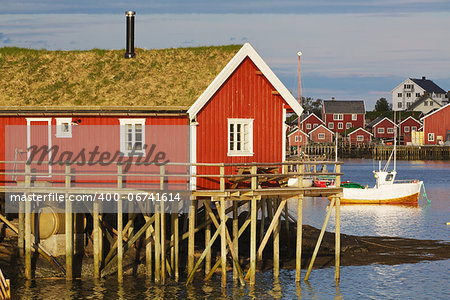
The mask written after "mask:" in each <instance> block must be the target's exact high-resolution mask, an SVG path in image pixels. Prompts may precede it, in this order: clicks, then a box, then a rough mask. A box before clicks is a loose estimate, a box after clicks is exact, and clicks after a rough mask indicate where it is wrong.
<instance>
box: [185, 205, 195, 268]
mask: <svg viewBox="0 0 450 300" xmlns="http://www.w3.org/2000/svg"><path fill="white" fill-rule="evenodd" d="M196 202H197V200H196V199H192V200H191V203H190V206H189V240H188V268H187V271H188V273H190V272H191V271H192V270H193V269H194V254H195V253H194V251H195V215H196V213H197V211H196V210H195V207H196V204H197V203H196Z"/></svg>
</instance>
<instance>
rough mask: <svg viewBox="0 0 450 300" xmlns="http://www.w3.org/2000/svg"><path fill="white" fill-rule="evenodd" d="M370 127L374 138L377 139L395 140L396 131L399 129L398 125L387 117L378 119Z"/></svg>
mask: <svg viewBox="0 0 450 300" xmlns="http://www.w3.org/2000/svg"><path fill="white" fill-rule="evenodd" d="M370 125H371V127H372V132H373V137H374V138H377V139H394V134H395V133H394V131H395V129H396V128H397V127H398V125H397V124H395V123H394V122H393V121H391V120H390V119H388V118H386V117H384V118H381V117H380V118H377V119H375V120H374V121H372V124H370Z"/></svg>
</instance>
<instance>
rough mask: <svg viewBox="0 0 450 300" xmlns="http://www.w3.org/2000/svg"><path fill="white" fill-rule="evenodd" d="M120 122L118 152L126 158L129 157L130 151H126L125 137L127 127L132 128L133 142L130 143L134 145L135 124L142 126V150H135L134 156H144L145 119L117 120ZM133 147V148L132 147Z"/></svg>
mask: <svg viewBox="0 0 450 300" xmlns="http://www.w3.org/2000/svg"><path fill="white" fill-rule="evenodd" d="M119 122H120V152H122V153H124V154H125V155H126V156H130V155H131V152H132V150H128V149H127V145H126V142H127V141H126V136H127V128H126V126H127V125H131V126H132V131H133V132H132V135H133V140H132V142H133V143H135V142H136V141H135V139H136V131H135V130H136V129H135V128H136V124H139V125H142V141H141V143H142V149H141V150H135V151H134V153H135V154H138V155H139V154H144V155H145V148H144V145H145V119H119ZM133 147H134V146H133Z"/></svg>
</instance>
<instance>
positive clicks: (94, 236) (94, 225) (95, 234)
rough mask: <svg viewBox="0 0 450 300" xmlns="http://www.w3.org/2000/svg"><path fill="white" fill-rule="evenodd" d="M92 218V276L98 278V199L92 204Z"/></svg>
mask: <svg viewBox="0 0 450 300" xmlns="http://www.w3.org/2000/svg"><path fill="white" fill-rule="evenodd" d="M92 218H93V222H92V239H93V248H94V278H95V279H97V278H100V259H99V258H100V257H99V250H100V249H99V232H98V228H99V222H98V201H95V202H94V204H93V213H92Z"/></svg>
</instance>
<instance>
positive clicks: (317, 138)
mask: <svg viewBox="0 0 450 300" xmlns="http://www.w3.org/2000/svg"><path fill="white" fill-rule="evenodd" d="M333 138H334V132H333V131H331V130H330V129H328V128H326V127H325V126H324V125H319V126H317V127H316V128H314V129H313V130H311V132H310V133H309V140H310V141H311V142H315V143H332V142H333Z"/></svg>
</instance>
